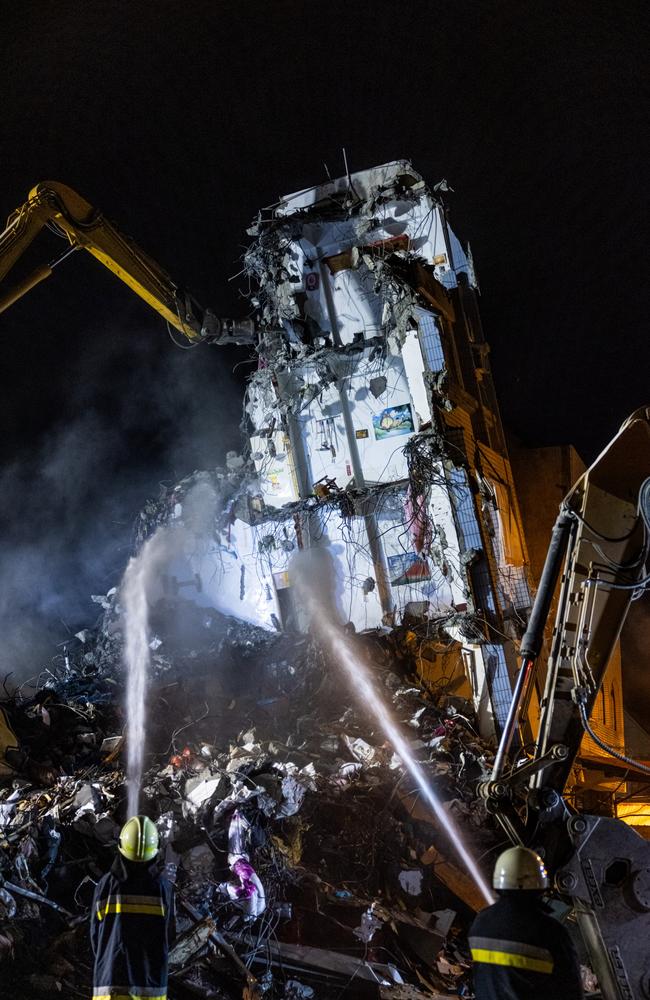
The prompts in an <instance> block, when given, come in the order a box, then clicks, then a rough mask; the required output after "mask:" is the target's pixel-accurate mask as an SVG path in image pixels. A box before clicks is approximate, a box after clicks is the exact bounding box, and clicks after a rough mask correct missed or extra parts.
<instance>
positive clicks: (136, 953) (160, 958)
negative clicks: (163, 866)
mask: <svg viewBox="0 0 650 1000" xmlns="http://www.w3.org/2000/svg"><path fill="white" fill-rule="evenodd" d="M173 931H174V897H173V890H172V887H171V885H170V884H169V882H168V881H167V880H166V879H164V878H162V877H161V876H160V875H159V874H158V872H157V871H156V868H155V865H153V864H152V865H146V864H138V863H136V862H127V861H125V860H124V859H123V858H122V857H121V856H120V857H119V858H118V859H117V860H116V861H115V864H114V865H113V867H112V869H111V871H110V872H109V873H108V875H105V876H104V877H103V878H102V879H101V880H100V881H99V883H98V884H97V888H96V889H95V896H94V899H93V908H92V913H91V925H90V939H91V944H92V948H93V953H94V955H95V967H94V972H93V1000H167V954H168V951H169V945H170V943H171V939H172V936H173Z"/></svg>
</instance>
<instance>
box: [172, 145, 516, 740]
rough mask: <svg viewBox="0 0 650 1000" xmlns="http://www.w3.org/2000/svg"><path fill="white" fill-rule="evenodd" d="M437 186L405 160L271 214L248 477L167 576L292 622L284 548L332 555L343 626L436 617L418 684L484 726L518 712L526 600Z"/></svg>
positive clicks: (462, 281)
mask: <svg viewBox="0 0 650 1000" xmlns="http://www.w3.org/2000/svg"><path fill="white" fill-rule="evenodd" d="M446 190H447V185H446V183H445V182H442V183H441V184H438V185H436V187H435V188H434V189H433V190H431V189H429V188H428V187H427V185H426V184H425V182H424V180H423V179H422V177H420V175H419V174H417V173H416V172H415V171H414V169H413V167H412V166H411V164H410V163H408V162H407V161H396V162H393V163H389V164H386V165H384V166H381V167H377V168H374V169H372V170H367V171H362V172H360V173H355V174H352V175H350V176H349V177H343V178H341V179H339V180H336V181H332V182H329V183H327V184H324V185H320V186H317V187H313V188H310V189H308V190H306V191H301V192H299V193H297V194H292V195H288V196H286V197H284V198H281V199H280V201H279V202H278V204H277V205H275V206H274V207H273V208H272V209H270V210H267V211H265V212H263V213H261V214H260V216H259V218H258V219H257V220H256V222H255V224H254V225H253V227H252V228H251V229H250V230H249V233H250V234H251V235H252V236H253V237H254V242H253V244H252V245H251V247H250V248H249V250H248V252H247V253H246V256H245V261H244V263H245V269H246V273H247V275H248V277H249V279H250V285H251V289H252V291H251V301H252V305H253V307H254V308H255V310H256V311H257V313H258V314H259V316H260V320H261V326H262V340H261V345H260V348H259V352H260V361H259V367H258V369H257V371H256V372H255V373H254V374H253V375H252V377H251V378H250V379H249V381H248V386H247V391H246V399H245V406H244V428H245V431H246V434H247V438H248V440H249V442H250V460H251V462H252V464H253V466H254V470H251V473H252V474H251V477H250V480H249V482H248V484H247V486H246V489H245V491H244V493H243V495H242V494H241V493H240V494H239V495H238V498H237V502H236V503H233V504H232V506H231V517H230V518H229V520H228V523H227V524H226V525H225V526H224V527H223V528H222V530H221V531H220V532H219V534H218V537H216V538H210V539H206V543H205V545H204V546H203V547H201V548H199V549H198V550H197V551H195V552H194V553H192V555H191V556H190V558H189V560H188V562H189V565H187V566H185V567H183V566H177V567H176V568H175V571H174V573H173V574H172V575H175V576H176V577H177V578H189V579H193V578H194V577H195V575H196V574H198V575H199V576H200V578H201V580H202V581H203V593H202V595H201V597H200V598H199V599H200V600H202V601H204V602H205V603H213V604H214V605H215V606H216V607H218V608H219V609H220V610H222V611H224V612H226V613H229V614H234V615H237V616H238V617H242V618H244V619H245V620H247V621H250V622H252V623H254V624H257V625H260V626H262V627H265V628H269V627H270V628H274V627H277V628H281V627H286V626H287V625H288V624H290V623H293V624H300V607H299V601H296V600H294V597H295V595H294V593H293V590H292V585H291V574H290V562H291V558H292V554H293V553H294V552H295V551H297V550H298V549H304V548H310V547H318V548H319V549H321V550H323V549H324V550H326V552H327V556H328V559H329V561H330V564H331V566H330V568H331V574H332V578H333V583H332V589H333V595H332V596H333V599H334V601H335V604H336V608H337V612H338V617H339V618H340V620H341V621H342V622H351V623H352V625H353V626H354V627H355V628H356V629H358V630H364V629H371V628H392V627H394V626H396V625H399V624H402V623H404V622H407V621H409V622H412V623H414V624H415V623H426V625H427V634H428V636H429V639H430V641H429V642H428V644H427V645H426V647H422V649H421V669H422V678H423V680H425V681H426V682H428V683H432V684H435V683H436V682H437V680H439V679H440V678H442V677H445V678H449V686H450V689H458V690H459V691H460V693H462V694H464V695H467V694H470V695H471V697H472V699H473V701H474V706H475V709H476V711H477V714H478V717H479V724H480V730H481V733H482V735H483V736H486V737H487V736H490V735H494V733H495V732H496V731H498V729H499V726H500V724H502V723H503V721H504V719H505V714H506V713H507V710H508V705H509V702H510V697H511V683H510V677H511V675H512V673H513V672H514V669H515V662H514V641H515V640H516V638H517V636H518V635H519V634H520V631H521V628H522V626H523V624H524V620H525V614H526V611H527V610H528V609H529V607H530V604H531V597H530V588H529V580H528V572H527V555H526V545H525V540H524V534H523V530H522V526H521V517H520V513H519V510H518V506H517V498H516V493H515V489H514V484H513V478H512V472H511V468H510V464H509V460H508V456H507V452H506V447H505V439H504V433H503V429H502V426H501V419H500V416H499V410H498V406H497V401H496V395H495V391H494V385H493V382H492V375H491V372H490V363H489V348H488V345H487V343H486V342H485V338H484V335H483V331H482V328H481V323H480V318H479V313H478V308H477V284H476V277H475V274H474V268H473V264H472V258H471V253H470V251H469V249H468V250H464V249H463V248H462V246H461V244H460V242H459V240H458V239H457V237H456V236H455V235H454V233H453V231H452V230H451V228H450V226H449V224H448V221H447V212H446V209H445V205H444V201H443V195H444V192H445V191H446ZM231 462H234V464H236V463H237V459H231ZM450 672H451V678H450V677H449V675H450Z"/></svg>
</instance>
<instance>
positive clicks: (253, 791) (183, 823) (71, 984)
mask: <svg viewBox="0 0 650 1000" xmlns="http://www.w3.org/2000/svg"><path fill="white" fill-rule="evenodd" d="M102 603H103V604H104V617H103V620H102V622H101V625H100V626H99V627H98V629H97V630H95V631H88V632H85V633H80V634H79V637H78V638H77V639H76V640H75V643H74V645H75V648H74V649H72V648H70V649H68V650H67V651H66V653H65V654H64V655H63V656H62V657H61V658H60V660H58V661H57V662H56V663H55V664H54V665H53V666H52V668H51V669H50V670H48V671H46V672H44V673H43V674H42V675H41V676H40V678H39V681H38V685H37V690H36V692H35V693H34V689H33V688H32V689H31V690H28V689H26V688H24V689H22V690H18V691H17V692H15V693H14V694H13V696H12V697H11V698H10V699H9V700H8V701H6V702H5V703H4V708H5V710H6V713H7V718H8V721H9V722H10V724H11V726H12V727H13V730H14V732H15V734H16V736H17V742H18V743H19V749H18V750H12V749H6V750H5V753H4V757H5V760H6V761H8V762H9V763H10V764H11V765H12V767H13V768H14V769H15V770H14V771H13V772H12V771H10V770H9V768H8V766H7V765H4V772H5V773H4V778H3V781H2V785H1V786H0V866H1V868H0V873H1V875H2V878H3V880H4V888H3V889H1V890H0V983H2V986H0V993H1V995H2V996H3V997H7V998H8V997H12V998H17V1000H20V998H22V997H24V998H28V997H29V998H31V997H38V996H45V995H48V996H51V995H52V994H54V995H56V994H57V993H60V994H61V995H62V996H64V997H70V998H72V997H77V996H79V997H81V996H87V995H88V986H89V983H90V977H91V955H90V952H89V948H88V945H87V918H88V907H89V903H90V899H91V896H92V891H93V886H94V882H95V881H96V880H97V879H98V878H99V876H100V875H101V874H103V873H104V872H105V871H106V870H107V869H108V867H109V866H110V864H111V861H112V858H113V855H114V852H115V843H116V836H117V833H118V830H119V827H120V824H121V823H122V822H123V821H124V819H125V818H126V817H125V786H124V773H123V769H122V763H121V761H122V757H123V740H122V738H121V735H122V732H123V729H124V715H123V706H122V703H121V699H122V691H123V677H122V667H121V620H120V615H119V608H118V607H117V604H116V595H115V594H112V595H110V596H109V597H108V598H106V599H102ZM152 624H153V630H154V633H155V638H154V640H153V642H152V646H155V647H156V648H155V650H154V654H153V655H154V665H155V677H154V678H153V679H152V685H151V690H150V695H149V713H148V719H149V731H148V743H147V750H148V757H147V760H148V771H147V773H146V776H145V780H144V791H143V802H142V806H141V808H142V809H143V811H146V812H148V813H149V814H150V815H151V816H152V817H153V818H155V819H156V820H157V821H158V826H159V830H160V832H161V837H162V841H163V844H164V847H163V851H162V863H164V864H165V866H166V868H167V873H168V875H169V876H170V877H171V878H174V879H175V882H176V888H177V895H178V902H179V905H178V931H179V933H180V935H181V937H180V939H179V942H178V945H177V947H176V949H175V951H174V953H173V954H172V978H171V982H170V991H169V993H170V997H172V998H173V997H178V998H184V997H195V996H198V997H240V996H242V991H243V988H244V984H243V979H242V972H241V970H238V968H237V967H236V966H235V964H234V963H233V961H232V958H228V957H227V956H226V955H225V953H224V949H223V948H219V947H216V946H215V944H214V939H211V938H210V934H211V933H212V932H213V931H214V930H215V929H216V930H218V931H219V932H221V933H222V934H223V935H224V936H225V938H226V940H227V941H228V942H229V943H230V945H231V946H232V947H233V948H234V950H235V952H236V955H237V956H239V958H240V959H241V960H242V961H243V962H244V963H245V965H246V966H247V967H248V968H249V969H250V972H251V973H252V975H253V976H254V977H255V979H256V980H257V982H258V992H259V995H261V996H265V997H268V998H269V1000H270V998H280V997H283V998H291V1000H297V998H307V997H312V996H313V997H316V998H320V1000H335V998H338V997H343V996H348V997H365V996H368V997H393V998H394V1000H405V998H407V997H410V998H414V997H419V996H429V997H430V996H432V995H437V994H441V995H443V996H446V995H451V996H457V995H460V996H463V995H466V996H469V995H470V994H469V992H468V987H467V986H466V985H465V980H466V972H467V968H468V963H467V951H466V948H465V944H464V932H465V931H466V928H467V925H468V921H469V920H470V919H471V915H472V905H477V906H478V905H480V897H479V896H478V893H477V890H476V889H475V888H474V887H473V885H472V883H471V881H470V880H469V879H468V878H467V876H466V875H465V874H464V873H463V872H461V871H459V870H458V869H457V868H456V864H457V858H456V855H455V852H454V851H453V848H452V847H451V846H450V845H449V844H448V843H447V841H446V840H445V837H444V835H443V834H442V833H441V832H440V831H439V829H438V828H437V826H436V824H435V821H434V819H433V817H432V816H431V815H430V813H429V812H428V809H427V807H425V805H424V804H423V803H422V802H421V801H420V800H419V797H418V795H417V792H416V790H415V789H414V788H413V787H412V782H411V779H410V778H409V777H408V775H407V774H406V773H405V771H404V769H403V768H402V766H401V762H400V761H399V760H398V759H397V758H396V757H395V755H394V754H393V752H392V750H391V748H390V747H389V746H387V745H386V744H385V742H384V739H383V736H382V734H381V733H380V732H378V731H377V730H376V727H375V725H374V723H373V720H372V719H370V718H366V717H364V714H363V712H362V711H361V710H360V708H359V706H358V705H357V704H356V703H355V701H354V699H353V697H352V694H351V692H350V691H349V690H348V688H347V687H346V686H345V685H344V682H343V679H342V677H341V675H340V674H339V672H338V670H337V668H336V665H335V664H332V663H328V662H326V661H325V659H324V656H323V654H322V652H320V651H319V649H318V648H317V646H316V644H315V643H314V642H313V641H312V639H311V638H310V637H305V636H299V635H290V634H280V633H277V634H274V633H269V632H266V631H263V630H261V629H257V628H255V627H254V626H250V625H247V624H245V623H242V622H240V621H237V620H235V619H228V618H224V617H223V616H221V615H219V614H218V613H217V612H216V611H213V610H210V609H208V610H206V609H201V608H198V607H197V606H196V605H194V604H192V603H191V602H189V601H183V600H178V599H175V600H173V601H164V602H160V603H159V604H158V605H157V606H156V607H155V608H154V609H153V614H152ZM350 641H351V642H354V643H356V644H358V646H359V652H360V654H361V655H362V656H364V657H366V658H368V659H369V660H371V662H372V664H373V667H374V670H375V673H376V678H377V684H378V686H379V688H380V689H381V690H382V691H383V693H384V695H385V697H386V698H387V700H388V703H389V704H392V706H393V709H394V713H395V716H396V718H397V719H398V720H399V721H400V722H401V724H402V725H403V726H404V728H405V731H406V732H408V733H410V734H412V736H411V744H412V747H413V749H414V750H415V752H416V755H417V757H418V759H419V760H420V761H421V762H422V763H423V765H424V767H425V769H426V771H427V773H428V774H429V775H430V776H431V780H432V781H433V782H434V783H435V787H436V790H437V791H438V793H439V794H440V796H441V798H442V799H443V801H444V802H445V805H446V808H448V809H450V810H451V811H452V812H453V813H454V814H455V817H456V819H457V821H458V824H459V826H460V827H461V829H462V830H463V831H464V833H465V834H466V836H467V839H468V842H469V844H470V845H471V847H472V849H473V850H474V851H475V852H476V854H477V856H485V861H484V863H483V867H484V868H485V869H486V870H487V868H489V862H490V858H488V857H487V855H488V854H491V852H493V851H494V850H495V848H496V846H497V842H498V841H499V840H500V839H501V838H500V837H499V835H498V834H497V833H496V831H495V830H494V828H493V827H492V825H491V824H490V822H489V821H488V817H487V816H486V815H485V813H484V810H483V808H482V806H481V804H480V803H479V802H478V801H477V799H476V796H475V786H476V779H477V778H478V777H480V776H481V774H482V773H483V772H484V770H485V766H486V763H488V762H489V749H488V748H486V747H485V746H484V745H483V744H482V743H481V741H480V740H479V739H478V737H477V736H476V733H475V730H474V728H473V720H472V718H471V717H470V716H469V715H468V714H467V713H464V714H458V713H457V712H456V711H455V710H452V709H451V708H450V707H449V706H445V705H436V704H434V703H433V702H432V701H430V700H428V699H427V698H426V697H425V695H424V694H423V692H422V690H421V689H420V688H419V687H418V686H416V685H415V684H414V683H413V679H412V677H411V678H410V677H409V666H410V663H409V660H408V656H407V655H405V651H404V650H401V649H400V633H399V632H393V633H392V634H391V635H390V636H382V635H379V634H374V633H373V634H371V635H363V636H354V635H353V636H351V637H350ZM1 721H2V720H1V718H0V722H1ZM1 733H2V728H1V727H0V737H1ZM7 742H9V743H10V742H11V740H10V739H6V740H5V743H7ZM233 817H234V818H235V822H234V824H233ZM234 826H237V829H238V832H236V837H239V841H238V844H237V850H236V851H235V853H236V854H240V853H241V854H244V855H246V856H247V858H248V860H249V861H250V866H251V867H252V869H254V872H255V873H257V876H258V877H259V880H260V881H261V886H262V887H263V890H261V889H256V888H255V886H256V885H258V886H259V883H256V882H255V880H254V879H253V878H252V876H251V874H250V871H248V872H244V874H242V872H241V869H239V870H237V869H233V829H234ZM229 852H230V857H229ZM492 856H493V855H492ZM238 872H239V874H238ZM25 890H27V891H28V892H32V893H34V894H36V896H37V897H38V898H37V899H31V898H28V897H25V896H24V895H23V894H22V893H23V892H24V891H25ZM42 897H45V899H46V900H47V901H49V903H52V902H53V903H55V904H56V905H57V906H58V907H60V908H62V909H59V910H56V909H54V908H53V907H52V906H51V905H49V903H48V902H46V901H45V899H43V898H42ZM264 897H265V899H264ZM263 907H264V908H263ZM262 908H263V912H261V914H259V915H258V916H255V913H256V912H259V910H261V909H262ZM190 911H191V912H192V914H193V915H192V916H190ZM401 983H403V984H404V985H399V984H401Z"/></svg>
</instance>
